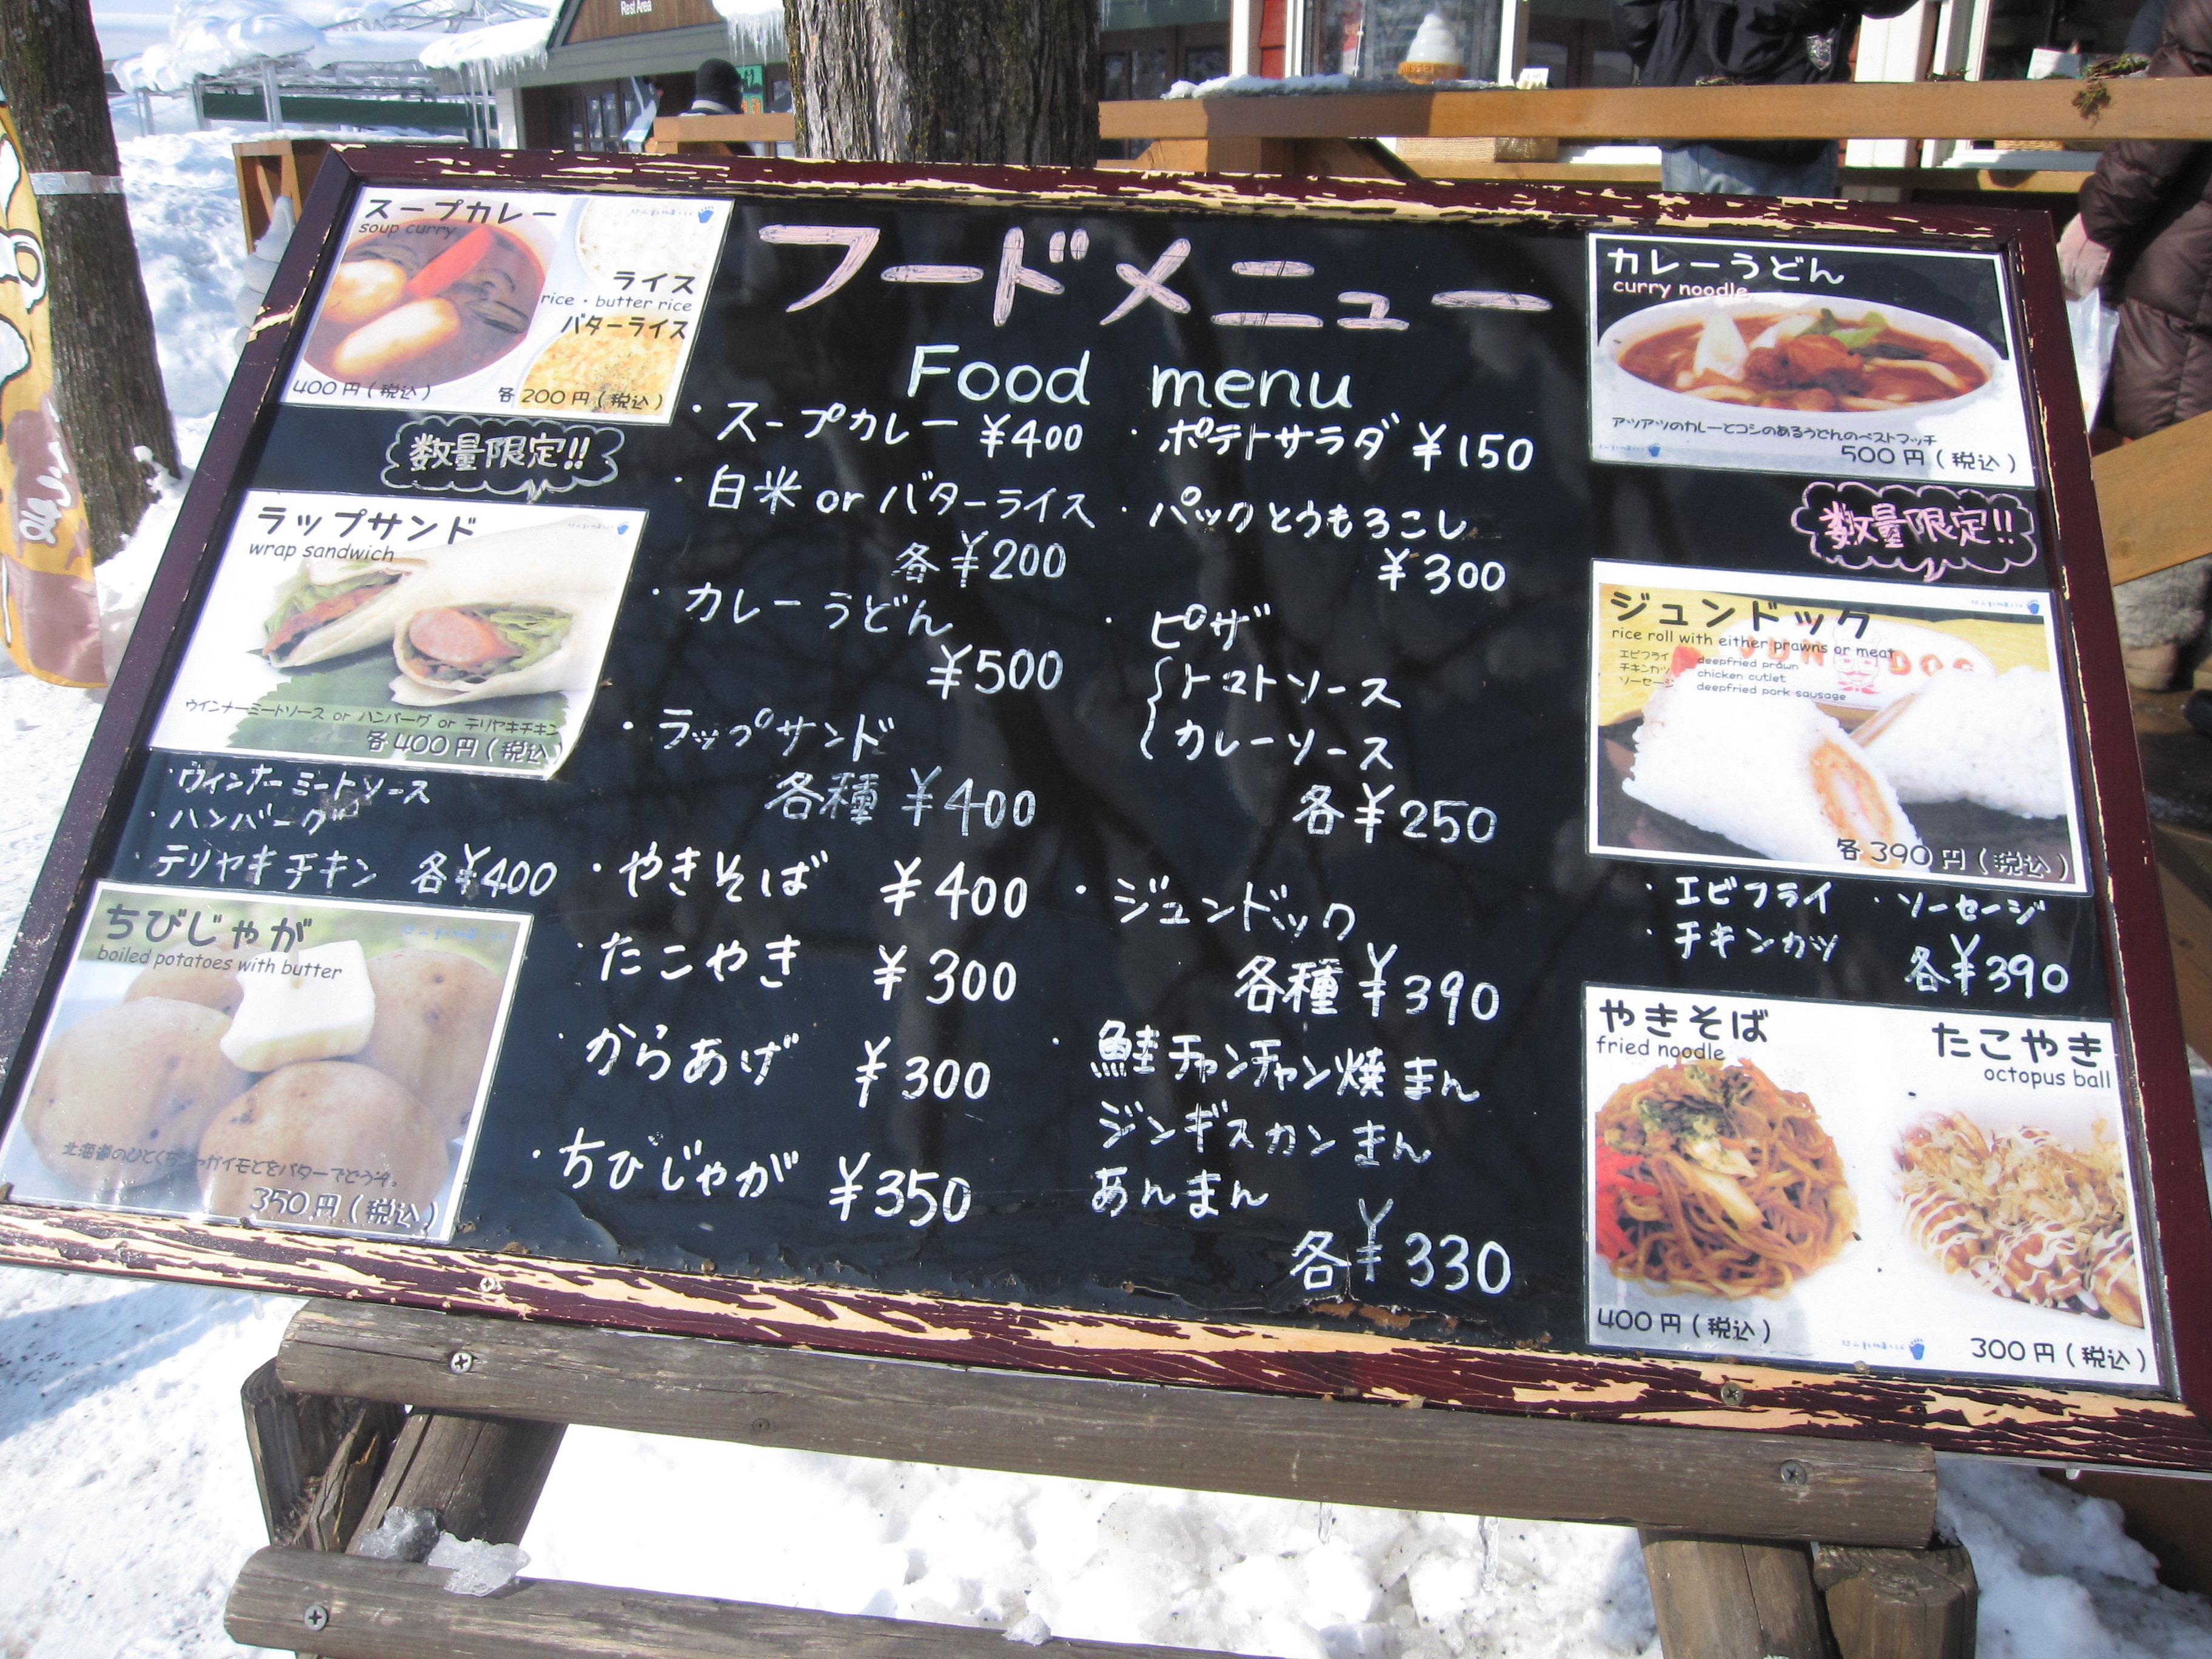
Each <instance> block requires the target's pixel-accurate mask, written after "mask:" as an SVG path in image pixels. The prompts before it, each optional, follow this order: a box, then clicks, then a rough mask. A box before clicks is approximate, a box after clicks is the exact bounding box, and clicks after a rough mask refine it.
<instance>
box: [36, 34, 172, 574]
mask: <svg viewBox="0 0 2212 1659" xmlns="http://www.w3.org/2000/svg"><path fill="white" fill-rule="evenodd" d="M0 86H4V88H5V89H6V92H7V95H8V100H9V103H10V105H11V106H13V107H14V110H15V126H16V131H17V133H18V134H19V136H20V137H21V140H22V145H23V166H24V167H25V169H26V170H27V172H30V173H47V174H74V175H76V177H74V178H70V179H63V180H59V181H52V182H49V183H48V184H47V185H46V188H44V189H38V196H39V218H40V236H41V238H42V240H44V242H45V244H46V307H47V328H48V331H49V332H50V334H51V336H52V343H53V354H54V365H53V368H54V391H53V398H54V406H55V409H56V410H57V411H58V413H59V414H60V416H61V424H62V431H63V435H64V437H65V439H66V440H67V441H68V444H69V447H70V456H71V458H72V459H74V460H75V462H76V472H77V478H78V482H79V487H80V488H81V489H82V491H83V493H84V504H85V515H86V519H87V522H88V527H89V529H90V531H91V534H92V545H93V556H94V558H95V559H104V558H106V557H107V556H110V555H111V554H112V553H114V552H115V551H117V550H118V549H119V548H121V547H122V545H123V544H124V542H125V540H127V539H128V538H129V537H130V535H131V532H132V531H133V530H135V529H137V527H138V520H139V518H140V516H141V515H142V514H143V513H144V512H145V510H146V505H147V503H148V502H149V501H151V500H152V499H153V493H152V491H151V490H150V489H149V488H148V484H147V477H146V469H145V467H144V465H143V464H141V462H140V461H139V460H138V459H137V456H136V455H135V454H134V453H133V452H134V451H135V450H137V449H140V448H143V449H146V450H149V451H150V452H151V453H152V454H153V457H154V459H155V460H156V461H158V462H160V463H161V465H162V466H164V467H166V468H167V469H168V470H169V471H176V468H177V446H176V439H175V436H174V435H173V433H172V432H171V430H170V425H169V404H168V399H167V398H166V397H165V396H164V395H163V393H162V390H161V365H160V362H159V361H158V360H157V359H156V357H155V354H154V317H153V313H152V312H151V311H149V309H148V307H147V304H146V288H145V284H144V283H143V282H142V281H141V280H140V278H139V274H138V250H137V245H136V244H135V243H134V242H133V241H132V240H131V216H130V212H129V209H128V207H127V206H126V204H125V202H124V199H123V197H122V195H121V193H120V191H119V189H118V186H117V185H113V184H108V183H105V182H103V181H106V180H112V179H115V178H116V177H117V175H118V173H120V171H121V167H120V165H119V163H118V161H117V159H116V154H115V131H114V129H113V128H112V126H110V125H109V124H108V119H107V89H106V81H105V78H104V76H103V75H102V73H101V70H100V42H99V40H98V38H97V37H96V36H95V35H94V33H93V27H92V7H91V4H90V3H89V0H0ZM54 182H58V183H60V184H62V185H64V186H65V187H66V188H65V189H64V191H63V192H62V193H49V192H50V191H52V189H53V183H54ZM33 187H34V188H37V185H36V183H35V182H34V186H33Z"/></svg>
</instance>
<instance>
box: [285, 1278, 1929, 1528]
mask: <svg viewBox="0 0 2212 1659" xmlns="http://www.w3.org/2000/svg"><path fill="white" fill-rule="evenodd" d="M462 1355H465V1356H466V1358H465V1360H464V1359H461V1358H457V1356H462ZM276 1367H277V1375H278V1376H279V1377H280V1378H282V1379H283V1382H284V1383H286V1385H287V1386H289V1387H291V1388H295V1389H307V1390H310V1391H312V1392H316V1393H325V1392H327V1393H333V1394H349V1395H361V1396H362V1397H364V1398H368V1399H378V1400H392V1401H409V1402H411V1403H412V1404H414V1405H415V1406H416V1407H428V1408H431V1409H434V1410H437V1411H441V1412H474V1413H486V1414H490V1415H495V1416H499V1417H506V1418H526V1419H533V1420H536V1421H539V1422H550V1423H589V1424H595V1425H600V1426H603V1427H607V1428H621V1429H630V1430H636V1431H643V1432H646V1433H650V1434H676V1435H688V1436H693V1437H699V1438H702V1439H710V1440H733V1441H739V1442H743V1443H748V1444H752V1445H763V1446H781V1447H788V1448H793V1449H803V1450H808V1451H827V1452H838V1453H844V1454H848V1455H854V1456H861V1457H883V1458H898V1459H911V1460H915V1461H918V1462H931V1463H949V1464H954V1465H957V1466H959V1467H962V1468H981V1469H1007V1470H1014V1471H1018V1472H1023V1473H1032V1474H1056V1475H1066V1476H1071V1477H1073V1478H1076V1479H1081V1480H1126V1481H1131V1482H1134V1483H1136V1484H1138V1485H1142V1486H1176V1487H1191V1488H1196V1489H1199V1490H1204V1491H1214V1492H1244V1493H1249V1494H1254V1495H1257V1496H1263V1497H1275V1498H1304V1499H1307V1500H1311V1501H1323V1502H1329V1503H1342V1504H1377V1505H1383V1506H1385V1507H1389V1508H1403V1509H1417V1510H1444V1511H1449V1512H1453V1513H1459V1514H1468V1515H1504V1516H1528V1517H1532V1518H1544V1519H1562V1520H1577V1521H1614V1522H1631V1523H1632V1522H1646V1523H1650V1524H1655V1525H1665V1526H1677V1527H1698V1528H1705V1529H1718V1528H1726V1529H1727V1530H1728V1531H1729V1533H1731V1534H1739V1535H1742V1536H1747V1537H1767V1538H1773V1537H1794V1538H1830V1539H1834V1540H1837V1541H1839V1542H1847V1543H1864V1544H1891V1545H1905V1546H1908V1547H1911V1546H1917V1545H1920V1544H1923V1543H1925V1542H1926V1541H1927V1540H1928V1536H1929V1531H1930V1529H1931V1528H1932V1527H1933V1524H1934V1519H1935V1504H1936V1473H1935V1460H1934V1458H1933V1456H1932V1455H1931V1454H1930V1453H1929V1452H1927V1451H1925V1450H1923V1449H1918V1448H1908V1447H1902V1446H1893V1445H1886V1444H1881V1443H1872V1442H1864V1441H1846V1440H1814V1439H1808V1438H1803V1437H1795V1436H1777V1435H1747V1434H1731V1433H1717V1432H1711V1431H1704V1430H1698V1429H1672V1428H1658V1427H1650V1428H1646V1427H1641V1426H1633V1425H1620V1424H1598V1423H1573V1422H1559V1421H1546V1420H1540V1419H1523V1418H1511V1417H1500V1416H1490V1415H1485V1414H1481V1413H1462V1412H1447V1411H1441V1410H1413V1411H1409V1410H1407V1409H1405V1408H1404V1407H1401V1406H1397V1405H1380V1404H1370V1403H1364V1402H1341V1403H1340V1402H1334V1401H1323V1400H1311V1399H1297V1398H1283V1397H1273V1396H1264V1395H1248V1394H1237V1393H1232V1392H1230V1391H1227V1390H1224V1389H1181V1388H1163V1387H1158V1386H1157V1385H1152V1384H1146V1383H1108V1382H1099V1381H1090V1380H1085V1379H1079V1378H1073V1377H1062V1376H1037V1375H1035V1374H1031V1373H1026V1372H1019V1371H993V1370H963V1369H959V1368H956V1367H952V1366H946V1365H939V1364H913V1363H910V1362H907V1361H900V1360H878V1359H862V1358H853V1357H848V1356H844V1355H836V1354H824V1353H808V1352H800V1351H796V1350H792V1349H787V1348H772V1347H764V1346H751V1345H748V1344H741V1343H726V1342H713V1341H704V1340H672V1339H665V1338H658V1337H648V1336H633V1335H623V1334H616V1333H614V1332H608V1331H594V1330H584V1329H575V1328H563V1327H558V1326H548V1325H543V1324H531V1323H523V1322H512V1321H507V1320H495V1319H483V1318H471V1317H465V1316H455V1315H447V1314H437V1313H429V1312H424V1311H420V1310H411V1309H401V1308H381V1307H376V1306H372V1305H368V1304H345V1303H337V1302H328V1303H311V1304H308V1305H307V1307H305V1308H303V1309H302V1310H301V1311H300V1312H299V1313H298V1314H297V1315H295V1316H294V1318H293V1321H292V1324H291V1328H290V1329H289V1331H287V1332H286V1334H285V1337H284V1343H283V1348H282V1349H281V1350H280V1352H279V1353H278V1355H277V1360H276ZM1414 1403H1418V1402H1414ZM375 1513H377V1514H381V1513H382V1511H381V1510H380V1509H378V1510H375ZM448 1529H449V1530H451V1528H448Z"/></svg>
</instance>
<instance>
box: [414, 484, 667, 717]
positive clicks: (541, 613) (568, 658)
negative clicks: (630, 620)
mask: <svg viewBox="0 0 2212 1659" xmlns="http://www.w3.org/2000/svg"><path fill="white" fill-rule="evenodd" d="M493 542H498V543H501V544H503V545H501V546H498V547H493V546H491V545H490V544H491V543H493ZM628 575H629V545H628V539H627V538H625V537H624V536H623V534H622V533H620V532H617V530H615V529H613V528H611V527H610V526H607V525H605V524H603V523H601V522H599V521H598V520H592V519H584V518H576V519H564V520H561V521H559V522H558V523H556V524H551V525H547V526H544V527H543V528H540V529H535V530H527V531H515V532H508V533H507V535H505V536H500V537H486V538H483V543H481V544H478V545H477V548H476V549H475V550H472V551H471V553H469V554H468V555H467V556H465V557H457V558H449V559H445V560H441V562H439V563H437V564H436V565H435V566H433V567H432V568H430V569H429V570H428V572H426V573H424V574H422V577H421V578H420V579H419V580H413V581H409V582H405V583H403V584H401V591H400V592H398V593H397V595H396V597H395V602H394V604H393V606H392V610H391V611H390V612H389V613H388V614H389V620H390V626H391V635H390V637H391V641H392V659H393V661H394V662H395V663H396V664H397V665H398V670H399V671H398V674H397V675H396V676H395V677H394V678H393V679H392V701H393V702H399V703H404V704H406V705H407V706H409V707H410V708H444V707H446V706H447V705H449V704H453V703H460V702H485V701H488V700H489V699H491V698H494V697H516V696H526V695H529V694H531V693H533V692H547V691H558V692H562V693H566V694H568V695H569V696H572V697H574V696H578V695H579V694H581V695H582V696H583V697H584V698H586V700H587V699H588V696H589V693H590V690H591V688H592V683H593V681H594V680H596V679H597V678H598V676H599V664H600V662H601V660H602V659H604V658H605V654H606V647H607V639H608V636H609V635H610V634H611V632H612V631H613V629H614V620H615V613H616V611H617V609H618V608H619V606H620V605H621V603H622V592H623V583H624V581H625V580H626V578H627V577H628Z"/></svg>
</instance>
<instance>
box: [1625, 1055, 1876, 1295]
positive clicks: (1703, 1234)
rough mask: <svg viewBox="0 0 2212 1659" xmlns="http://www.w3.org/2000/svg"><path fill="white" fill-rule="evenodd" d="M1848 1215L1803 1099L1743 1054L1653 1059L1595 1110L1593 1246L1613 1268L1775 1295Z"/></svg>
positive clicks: (1840, 1178) (1840, 1236)
mask: <svg viewBox="0 0 2212 1659" xmlns="http://www.w3.org/2000/svg"><path fill="white" fill-rule="evenodd" d="M1857 1219H1858V1206H1857V1203H1856V1202H1855V1201H1854V1200H1853V1199H1852V1197H1851V1192H1850V1186H1849V1185H1848V1184H1847V1183H1846V1182H1845V1181H1844V1164H1843V1158H1842V1157H1841V1156H1840V1155H1839V1154H1838V1152H1837V1151H1836V1143H1835V1142H1834V1141H1833V1140H1832V1139H1829V1137H1828V1133H1827V1131H1826V1130H1825V1129H1823V1128H1822V1127H1820V1118H1819V1117H1818V1116H1817V1115H1815V1114H1814V1110H1813V1103H1812V1102H1811V1101H1810V1100H1809V1099H1808V1097H1805V1096H1804V1095H1802V1094H1799V1093H1797V1092H1796V1091H1792V1090H1788V1089H1782V1088H1778V1087H1777V1086H1776V1085H1775V1084H1774V1082H1773V1080H1772V1079H1770V1078H1769V1077H1768V1076H1767V1075H1766V1074H1765V1073H1764V1072H1762V1071H1760V1070H1759V1067H1757V1066H1753V1065H1752V1064H1750V1063H1749V1062H1748V1061H1739V1062H1735V1063H1732V1064H1729V1065H1725V1066H1724V1065H1722V1064H1721V1063H1719V1062H1718V1061H1716V1060H1687V1061H1685V1062H1684V1063H1683V1064H1681V1065H1680V1066H1662V1067H1661V1068H1660V1069H1659V1070H1658V1071H1656V1072H1654V1073H1651V1074H1650V1076H1649V1077H1646V1078H1644V1079H1640V1080H1639V1081H1638V1082H1635V1083H1631V1084H1626V1085H1623V1086H1622V1087H1621V1088H1620V1089H1619V1090H1618V1091H1615V1092H1614V1094H1613V1098H1612V1099H1610V1100H1608V1101H1607V1102H1606V1103H1605V1108H1604V1109H1603V1110H1601V1112H1599V1114H1598V1117H1597V1237H1596V1248H1597V1249H1598V1252H1599V1253H1600V1254H1601V1255H1603V1256H1604V1257H1605V1258H1606V1259H1607V1261H1609V1262H1611V1264H1612V1266H1613V1273H1614V1274H1615V1275H1616V1276H1617V1277H1619V1278H1621V1279H1641V1280H1643V1281H1644V1283H1645V1284H1647V1285H1652V1286H1653V1287H1655V1288H1657V1289H1662V1290H1666V1289H1681V1290H1694V1291H1709V1292H1711V1293H1712V1294H1714V1295H1717V1296H1726V1297H1746V1296H1753V1295H1757V1296H1771V1297H1778V1296H1783V1295H1786V1294H1787V1293H1788V1292H1789V1291H1790V1287H1791V1286H1792V1285H1795V1284H1796V1282H1797V1281H1798V1280H1799V1279H1802V1278H1804V1277H1805V1276H1806V1275H1807V1274H1808V1273H1813V1272H1814V1271H1815V1270H1816V1269H1818V1268H1820V1267H1823V1266H1825V1265H1826V1263H1827V1262H1829V1261H1832V1259H1833V1258H1834V1257H1835V1255H1836V1254H1837V1252H1838V1251H1839V1250H1841V1249H1843V1247H1844V1243H1846V1242H1847V1241H1848V1240H1850V1238H1851V1237H1853V1233H1852V1228H1853V1226H1854V1225H1855V1224H1856V1223H1857Z"/></svg>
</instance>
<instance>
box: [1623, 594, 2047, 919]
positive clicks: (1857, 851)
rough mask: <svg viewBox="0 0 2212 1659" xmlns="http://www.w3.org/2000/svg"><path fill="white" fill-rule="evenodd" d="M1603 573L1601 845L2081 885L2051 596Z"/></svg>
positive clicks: (1646, 853)
mask: <svg viewBox="0 0 2212 1659" xmlns="http://www.w3.org/2000/svg"><path fill="white" fill-rule="evenodd" d="M1594 570H1595V576H1594V582H1593V597H1592V635H1593V652H1592V670H1591V689H1590V699H1591V706H1592V710H1593V715H1592V726H1591V750H1590V773H1589V778H1590V783H1589V788H1590V817H1589V823H1590V832H1589V849H1590V851H1591V852H1592V853H1594V854H1605V855H1608V856H1613V857H1628V858H1637V857H1643V858H1661V859H1667V860H1685V861H1690V862H1710V863H1733V864H1743V863H1753V862H1765V863H1770V864H1773V865H1777V866H1787V867H1791V868H1796V869H1803V870H1819V871H1828V872H1847V873H1851V874H1858V875H1867V876H1882V877H1888V878H1896V879H1917V878H1940V879H1944V880H1953V881H1962V882H1968V883H1990V884H2014V885H2045V886H2057V887H2060V888H2063V889H2070V890H2081V885H2082V883H2083V881H2084V879H2085V878H2084V876H2083V873H2082V871H2081V838H2080V833H2079V828H2078V824H2077V821H2076V808H2075V799H2076V793H2075V784H2074V778H2073V763H2072V758H2071V746H2070V741H2069V733H2068V729H2067V714H2066V705H2065V700H2064V696H2063V688H2062V685H2061V682H2060V678H2059V675H2058V672H2057V667H2056V665H2055V663H2056V659H2055V654H2054V652H2053V649H2052V646H2051V631H2050V626H2051V625H2050V605H2049V602H2048V599H2047V597H2046V596H2042V595H2038V594H2034V593H2032V592H2004V591H2001V590H2000V591H1975V590H1966V589H1951V590H1947V591H1945V592H1942V593H1940V594H1925V595H1923V594H1917V593H1916V594H1914V595H1913V596H1912V597H1913V598H1914V599H1916V600H1917V601H1920V603H1917V604H1916V605H1914V606H1912V607H1911V608H1910V609H1907V608H1905V607H1903V606H1900V605H1899V604H1898V603H1897V600H1898V598H1899V595H1898V594H1897V592H1896V591H1895V590H1894V589H1890V588H1881V587H1879V586H1877V585H1876V584H1874V583H1869V582H1864V581H1858V580H1848V579H1843V578H1834V577H1775V576H1763V575H1755V574H1752V573H1749V572H1741V571H1739V572H1723V571H1712V570H1691V569H1682V568H1668V567H1662V566H1651V565H1632V564H1626V563H1618V562H1612V561H1603V560H1601V561H1598V562H1595V566H1594Z"/></svg>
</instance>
